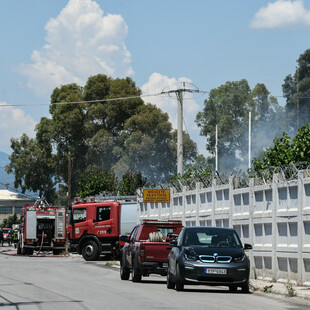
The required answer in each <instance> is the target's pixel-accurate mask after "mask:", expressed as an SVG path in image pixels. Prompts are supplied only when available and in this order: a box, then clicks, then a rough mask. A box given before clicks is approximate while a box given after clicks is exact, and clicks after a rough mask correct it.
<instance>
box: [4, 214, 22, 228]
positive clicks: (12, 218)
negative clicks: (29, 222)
mask: <svg viewBox="0 0 310 310" xmlns="http://www.w3.org/2000/svg"><path fill="white" fill-rule="evenodd" d="M19 223H20V219H18V218H17V216H16V214H14V215H11V216H9V217H8V218H6V219H4V220H3V221H2V223H1V224H0V228H12V225H13V224H19Z"/></svg>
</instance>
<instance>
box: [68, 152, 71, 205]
mask: <svg viewBox="0 0 310 310" xmlns="http://www.w3.org/2000/svg"><path fill="white" fill-rule="evenodd" d="M71 166H72V160H71V152H70V151H69V153H68V206H71V172H72V167H71Z"/></svg>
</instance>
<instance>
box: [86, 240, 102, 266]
mask: <svg viewBox="0 0 310 310" xmlns="http://www.w3.org/2000/svg"><path fill="white" fill-rule="evenodd" d="M82 255H83V258H84V259H85V260H87V261H92V260H97V259H98V257H99V250H98V245H97V243H96V242H95V241H93V240H87V241H85V243H84V244H83V248H82Z"/></svg>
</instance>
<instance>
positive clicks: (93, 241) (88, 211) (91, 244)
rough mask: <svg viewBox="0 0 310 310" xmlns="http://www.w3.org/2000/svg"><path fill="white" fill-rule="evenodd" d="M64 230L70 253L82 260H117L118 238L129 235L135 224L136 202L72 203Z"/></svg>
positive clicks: (92, 200)
mask: <svg viewBox="0 0 310 310" xmlns="http://www.w3.org/2000/svg"><path fill="white" fill-rule="evenodd" d="M71 212H72V213H71V221H70V222H71V223H70V225H69V229H68V238H69V241H70V247H69V251H70V252H77V253H78V254H81V255H82V256H83V258H84V259H85V260H88V261H90V260H97V259H98V258H99V256H100V254H105V255H112V256H113V257H118V256H119V249H120V242H119V237H120V235H121V234H126V233H128V234H129V233H130V232H131V230H132V228H133V227H134V226H135V225H136V223H137V202H136V201H127V202H126V201H106V200H105V201H103V202H99V201H98V199H97V200H95V199H91V200H90V201H79V200H78V201H76V204H75V205H73V206H72V209H71Z"/></svg>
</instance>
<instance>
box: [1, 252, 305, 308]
mask: <svg viewBox="0 0 310 310" xmlns="http://www.w3.org/2000/svg"><path fill="white" fill-rule="evenodd" d="M106 263H107V262H106V261H98V262H85V261H84V260H83V259H82V258H80V257H73V258H72V257H69V258H65V257H23V256H9V255H3V254H2V255H0V308H1V310H2V309H3V310H4V309H10V310H11V309H31V310H34V309H40V310H46V309H58V310H62V309H74V310H79V309H104V310H105V309H113V310H118V309H125V310H131V309H145V310H151V309H161V310H164V309H186V310H188V309H195V310H197V309H221V310H223V309H224V310H225V309H229V310H232V309H238V310H242V309H246V310H249V309H251V310H252V309H272V310H278V309H279V310H280V309H281V310H283V309H296V310H297V309H309V306H303V305H297V304H292V303H289V302H288V301H286V300H279V299H274V298H268V297H265V296H259V295H256V294H242V293H230V292H229V291H228V289H227V288H223V287H220V288H215V287H207V286H199V287H192V286H185V290H184V291H183V292H176V291H174V290H168V289H167V288H166V283H165V278H164V277H159V276H154V277H149V278H144V279H145V280H143V281H142V282H141V283H132V282H131V281H121V280H120V277H119V271H118V270H117V269H115V268H111V267H109V266H106Z"/></svg>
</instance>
